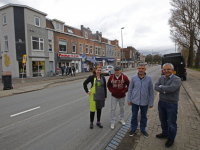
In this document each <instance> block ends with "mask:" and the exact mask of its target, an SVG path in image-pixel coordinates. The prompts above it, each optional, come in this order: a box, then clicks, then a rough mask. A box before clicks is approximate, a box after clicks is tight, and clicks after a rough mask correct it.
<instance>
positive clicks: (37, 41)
mask: <svg viewBox="0 0 200 150" xmlns="http://www.w3.org/2000/svg"><path fill="white" fill-rule="evenodd" d="M32 45H33V50H40V51H43V50H44V39H42V38H38V37H32Z"/></svg>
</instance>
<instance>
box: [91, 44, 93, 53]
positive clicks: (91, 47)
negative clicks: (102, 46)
mask: <svg viewBox="0 0 200 150" xmlns="http://www.w3.org/2000/svg"><path fill="white" fill-rule="evenodd" d="M90 54H93V47H92V45H90Z"/></svg>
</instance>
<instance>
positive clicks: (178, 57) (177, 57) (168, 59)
mask: <svg viewBox="0 0 200 150" xmlns="http://www.w3.org/2000/svg"><path fill="white" fill-rule="evenodd" d="M165 63H171V64H173V66H174V72H173V74H175V75H177V76H179V77H180V78H182V79H183V80H184V81H185V80H186V79H187V72H186V65H185V59H184V58H183V55H182V53H170V54H165V55H163V57H162V66H163V64H165ZM162 66H161V70H162ZM162 74H163V70H162Z"/></svg>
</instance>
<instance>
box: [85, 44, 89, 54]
mask: <svg viewBox="0 0 200 150" xmlns="http://www.w3.org/2000/svg"><path fill="white" fill-rule="evenodd" d="M85 53H86V54H89V50H88V44H86V45H85Z"/></svg>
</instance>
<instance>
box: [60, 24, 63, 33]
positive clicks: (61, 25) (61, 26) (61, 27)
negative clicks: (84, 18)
mask: <svg viewBox="0 0 200 150" xmlns="http://www.w3.org/2000/svg"><path fill="white" fill-rule="evenodd" d="M60 30H61V31H63V24H61V23H60Z"/></svg>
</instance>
